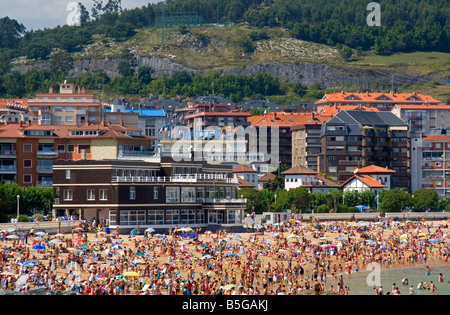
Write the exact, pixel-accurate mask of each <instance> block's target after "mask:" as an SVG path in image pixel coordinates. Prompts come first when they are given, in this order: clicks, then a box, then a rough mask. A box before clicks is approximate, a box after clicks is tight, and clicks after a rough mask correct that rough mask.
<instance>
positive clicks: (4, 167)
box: [0, 165, 17, 174]
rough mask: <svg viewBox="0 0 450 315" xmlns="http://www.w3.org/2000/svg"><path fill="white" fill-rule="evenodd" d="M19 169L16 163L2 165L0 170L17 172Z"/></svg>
mask: <svg viewBox="0 0 450 315" xmlns="http://www.w3.org/2000/svg"><path fill="white" fill-rule="evenodd" d="M16 171H17V168H16V166H15V165H0V172H1V173H3V174H5V173H8V174H15V173H16Z"/></svg>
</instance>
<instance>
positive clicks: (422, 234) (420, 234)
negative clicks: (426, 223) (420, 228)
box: [417, 232, 427, 237]
mask: <svg viewBox="0 0 450 315" xmlns="http://www.w3.org/2000/svg"><path fill="white" fill-rule="evenodd" d="M417 236H420V237H423V236H427V235H426V234H425V233H423V232H422V233H419V234H417Z"/></svg>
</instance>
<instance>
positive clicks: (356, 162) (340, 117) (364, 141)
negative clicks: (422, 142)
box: [319, 111, 411, 190]
mask: <svg viewBox="0 0 450 315" xmlns="http://www.w3.org/2000/svg"><path fill="white" fill-rule="evenodd" d="M321 136H322V152H321V153H320V155H319V171H320V172H321V173H326V174H327V175H331V176H333V178H334V179H335V180H337V181H338V182H341V183H342V182H345V181H346V180H347V179H349V178H350V177H351V176H353V172H354V171H355V170H356V169H360V168H363V167H366V166H369V165H378V166H380V167H389V168H390V169H392V170H394V171H395V174H394V175H393V176H392V185H391V186H392V188H404V189H408V190H410V173H409V172H410V140H411V138H410V132H409V130H408V124H407V123H406V122H405V121H403V120H402V119H400V118H398V117H397V116H395V115H394V114H392V113H391V112H387V111H380V112H365V111H340V112H339V113H338V114H336V116H334V117H333V118H331V119H330V120H329V121H328V122H326V123H324V124H323V125H322V129H321Z"/></svg>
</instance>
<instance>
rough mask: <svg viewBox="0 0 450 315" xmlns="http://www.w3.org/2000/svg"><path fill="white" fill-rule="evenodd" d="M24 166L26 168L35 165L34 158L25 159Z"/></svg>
mask: <svg viewBox="0 0 450 315" xmlns="http://www.w3.org/2000/svg"><path fill="white" fill-rule="evenodd" d="M23 167H24V168H31V167H33V161H32V160H23Z"/></svg>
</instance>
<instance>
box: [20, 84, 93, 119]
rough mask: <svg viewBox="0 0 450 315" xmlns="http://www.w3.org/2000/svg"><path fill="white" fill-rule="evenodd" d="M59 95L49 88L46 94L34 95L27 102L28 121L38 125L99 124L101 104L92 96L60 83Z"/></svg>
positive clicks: (71, 85)
mask: <svg viewBox="0 0 450 315" xmlns="http://www.w3.org/2000/svg"><path fill="white" fill-rule="evenodd" d="M59 87H60V91H59V93H54V91H53V87H50V89H49V92H48V93H39V94H36V97H35V98H34V99H30V100H29V101H28V107H29V119H30V120H31V122H32V123H35V124H39V125H72V126H73V125H80V124H85V123H96V124H100V123H101V121H102V103H101V102H100V101H99V100H98V99H97V97H96V96H95V95H94V94H88V93H86V91H85V89H84V88H78V89H77V88H76V87H75V85H74V84H71V83H61V84H60V85H59Z"/></svg>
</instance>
